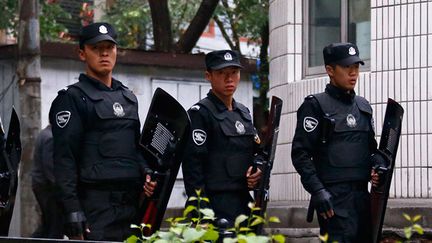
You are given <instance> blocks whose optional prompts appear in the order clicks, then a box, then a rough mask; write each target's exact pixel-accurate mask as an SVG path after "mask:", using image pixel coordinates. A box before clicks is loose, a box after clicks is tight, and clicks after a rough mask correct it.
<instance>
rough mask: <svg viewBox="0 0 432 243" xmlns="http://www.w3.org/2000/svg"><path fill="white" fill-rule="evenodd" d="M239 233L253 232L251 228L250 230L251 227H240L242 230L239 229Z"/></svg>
mask: <svg viewBox="0 0 432 243" xmlns="http://www.w3.org/2000/svg"><path fill="white" fill-rule="evenodd" d="M239 231H240V232H245V231H246V232H248V231H251V228H249V227H240V229H239Z"/></svg>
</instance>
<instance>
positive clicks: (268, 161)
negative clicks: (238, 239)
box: [254, 96, 283, 234]
mask: <svg viewBox="0 0 432 243" xmlns="http://www.w3.org/2000/svg"><path fill="white" fill-rule="evenodd" d="M282 103H283V102H282V100H281V99H280V98H278V97H276V96H272V100H271V105H270V114H269V118H268V121H267V133H266V135H265V139H264V140H263V144H262V152H263V155H264V161H262V165H259V167H260V168H262V176H261V180H260V181H259V184H258V188H257V189H255V190H254V199H255V206H256V207H259V208H260V210H259V211H258V215H259V216H261V217H264V213H265V211H266V209H267V202H268V200H269V189H270V175H271V170H272V168H273V161H274V157H275V153H276V145H277V138H278V134H279V123H280V118H281V112H282ZM262 227H263V225H262V224H260V225H258V227H257V228H256V232H257V233H258V234H261V233H262Z"/></svg>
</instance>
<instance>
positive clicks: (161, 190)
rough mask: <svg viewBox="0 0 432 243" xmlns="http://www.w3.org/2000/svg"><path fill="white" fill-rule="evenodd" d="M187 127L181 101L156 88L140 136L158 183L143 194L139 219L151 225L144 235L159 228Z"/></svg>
mask: <svg viewBox="0 0 432 243" xmlns="http://www.w3.org/2000/svg"><path fill="white" fill-rule="evenodd" d="M189 129H190V119H189V116H188V114H187V112H186V111H185V110H184V109H183V107H182V106H181V105H180V103H178V102H177V100H175V99H174V98H173V97H172V96H171V95H169V94H168V93H167V92H165V91H164V90H162V89H161V88H157V89H156V91H155V93H154V95H153V99H152V102H151V104H150V109H149V111H148V114H147V118H146V121H145V123H144V127H143V130H142V134H141V139H140V145H141V146H142V148H143V151H144V152H143V154H144V157H145V159H146V161H147V162H148V163H149V165H150V166H151V169H152V170H153V178H154V179H156V180H157V183H158V184H157V188H156V190H155V192H154V194H153V196H152V197H151V198H147V197H144V196H143V197H142V198H143V200H142V202H141V205H140V213H141V214H142V217H141V218H142V220H141V223H144V224H150V225H151V228H150V229H149V228H146V229H145V232H144V233H145V235H151V234H152V233H154V232H155V231H157V230H159V228H160V225H161V223H162V219H163V217H164V214H165V209H166V207H167V204H168V200H169V198H170V195H171V191H172V189H173V186H174V182H175V180H176V178H177V173H178V171H179V168H180V163H181V159H182V155H183V150H184V147H185V144H186V142H187V134H189Z"/></svg>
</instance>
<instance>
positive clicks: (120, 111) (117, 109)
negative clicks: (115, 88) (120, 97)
mask: <svg viewBox="0 0 432 243" xmlns="http://www.w3.org/2000/svg"><path fill="white" fill-rule="evenodd" d="M113 110H114V115H115V116H116V117H123V116H124V115H125V112H124V110H123V107H122V105H121V104H120V103H118V102H115V103H114V104H113Z"/></svg>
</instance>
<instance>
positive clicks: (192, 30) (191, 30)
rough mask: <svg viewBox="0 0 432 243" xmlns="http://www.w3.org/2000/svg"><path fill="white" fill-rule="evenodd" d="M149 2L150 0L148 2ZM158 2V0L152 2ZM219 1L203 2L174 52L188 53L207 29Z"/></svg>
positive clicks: (206, 0) (204, 0)
mask: <svg viewBox="0 0 432 243" xmlns="http://www.w3.org/2000/svg"><path fill="white" fill-rule="evenodd" d="M149 1H150V0H149ZM153 1H160V0H153ZM218 3H219V0H203V1H202V2H201V5H200V7H199V8H198V11H197V13H196V14H195V17H194V18H193V19H192V21H191V23H190V24H189V26H188V28H187V30H186V31H185V33H184V34H183V35H182V36H181V37H180V39H179V41H178V42H177V45H176V52H179V53H189V52H191V51H192V49H193V48H194V46H195V45H196V43H197V42H198V40H199V38H200V37H201V34H202V33H203V31H204V30H205V28H206V27H207V25H208V23H209V21H210V19H211V18H212V16H213V13H214V11H215V9H216V6H217V5H218Z"/></svg>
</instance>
